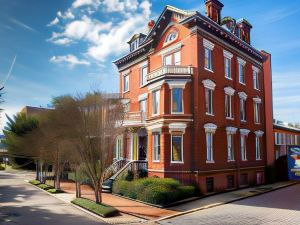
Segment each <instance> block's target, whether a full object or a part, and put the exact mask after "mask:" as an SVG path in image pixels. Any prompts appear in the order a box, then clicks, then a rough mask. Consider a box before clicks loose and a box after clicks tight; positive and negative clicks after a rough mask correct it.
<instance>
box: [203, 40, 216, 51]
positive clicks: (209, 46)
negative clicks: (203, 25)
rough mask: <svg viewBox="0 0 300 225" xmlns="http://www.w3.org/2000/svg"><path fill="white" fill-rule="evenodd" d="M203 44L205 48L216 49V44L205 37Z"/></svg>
mask: <svg viewBox="0 0 300 225" xmlns="http://www.w3.org/2000/svg"><path fill="white" fill-rule="evenodd" d="M203 46H204V47H205V48H208V49H209V50H211V51H212V50H213V49H214V47H215V45H214V44H213V43H212V42H211V41H209V40H207V39H205V38H203Z"/></svg>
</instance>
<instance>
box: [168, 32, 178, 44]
mask: <svg viewBox="0 0 300 225" xmlns="http://www.w3.org/2000/svg"><path fill="white" fill-rule="evenodd" d="M177 36H178V32H177V31H172V32H170V33H169V34H168V36H167V38H166V40H165V44H167V43H170V42H172V41H174V40H176V38H177Z"/></svg>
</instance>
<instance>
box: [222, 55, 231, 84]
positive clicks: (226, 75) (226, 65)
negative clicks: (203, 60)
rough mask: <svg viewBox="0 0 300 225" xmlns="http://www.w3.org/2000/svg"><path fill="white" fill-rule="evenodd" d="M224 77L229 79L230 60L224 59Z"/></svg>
mask: <svg viewBox="0 0 300 225" xmlns="http://www.w3.org/2000/svg"><path fill="white" fill-rule="evenodd" d="M224 65H225V77H226V78H229V79H231V59H229V58H227V57H224Z"/></svg>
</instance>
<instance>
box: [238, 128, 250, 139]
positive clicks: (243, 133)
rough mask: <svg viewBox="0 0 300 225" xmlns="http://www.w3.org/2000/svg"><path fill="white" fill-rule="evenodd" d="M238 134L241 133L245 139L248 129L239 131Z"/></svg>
mask: <svg viewBox="0 0 300 225" xmlns="http://www.w3.org/2000/svg"><path fill="white" fill-rule="evenodd" d="M240 133H241V135H243V136H246V137H247V136H248V134H249V133H250V130H248V129H240Z"/></svg>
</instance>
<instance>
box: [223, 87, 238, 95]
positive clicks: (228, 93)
mask: <svg viewBox="0 0 300 225" xmlns="http://www.w3.org/2000/svg"><path fill="white" fill-rule="evenodd" d="M224 91H225V94H227V95H230V96H233V95H234V93H235V90H234V89H233V88H232V87H225V88H224Z"/></svg>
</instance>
